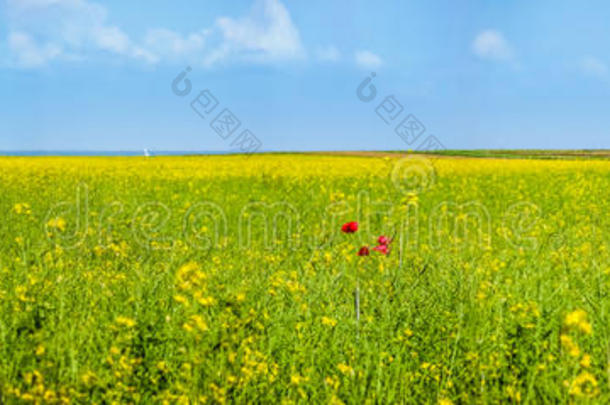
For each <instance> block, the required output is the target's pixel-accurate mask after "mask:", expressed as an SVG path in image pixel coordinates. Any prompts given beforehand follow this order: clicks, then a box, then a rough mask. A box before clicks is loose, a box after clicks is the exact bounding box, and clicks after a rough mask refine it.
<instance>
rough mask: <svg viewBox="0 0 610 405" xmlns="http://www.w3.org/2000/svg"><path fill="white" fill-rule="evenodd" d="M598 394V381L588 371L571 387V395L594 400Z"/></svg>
mask: <svg viewBox="0 0 610 405" xmlns="http://www.w3.org/2000/svg"><path fill="white" fill-rule="evenodd" d="M598 393H599V388H598V387H597V380H596V379H595V377H594V376H593V374H591V373H589V372H586V371H585V372H583V373H581V374H579V375H578V376H577V377H576V378H575V379H574V381H573V382H572V384H571V385H570V395H574V396H577V397H587V398H592V397H594V396H596V395H597V394H598Z"/></svg>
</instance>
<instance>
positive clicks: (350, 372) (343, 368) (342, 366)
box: [337, 363, 354, 376]
mask: <svg viewBox="0 0 610 405" xmlns="http://www.w3.org/2000/svg"><path fill="white" fill-rule="evenodd" d="M337 368H338V369H339V371H341V372H342V373H343V374H345V375H350V376H353V375H354V369H353V368H352V367H351V366H348V365H347V364H344V363H339V364H338V365H337Z"/></svg>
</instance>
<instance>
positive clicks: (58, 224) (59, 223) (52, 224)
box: [47, 217, 66, 232]
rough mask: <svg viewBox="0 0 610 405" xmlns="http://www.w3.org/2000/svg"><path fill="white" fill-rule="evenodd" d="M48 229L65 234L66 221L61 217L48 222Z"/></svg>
mask: <svg viewBox="0 0 610 405" xmlns="http://www.w3.org/2000/svg"><path fill="white" fill-rule="evenodd" d="M47 227H49V228H56V229H59V230H60V231H61V232H63V231H65V230H66V220H65V219H63V218H61V217H57V218H53V219H49V221H48V222H47Z"/></svg>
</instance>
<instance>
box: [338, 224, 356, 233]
mask: <svg viewBox="0 0 610 405" xmlns="http://www.w3.org/2000/svg"><path fill="white" fill-rule="evenodd" d="M357 230H358V222H354V221H352V222H346V223H344V224H343V226H342V227H341V232H343V233H354V232H356V231H357Z"/></svg>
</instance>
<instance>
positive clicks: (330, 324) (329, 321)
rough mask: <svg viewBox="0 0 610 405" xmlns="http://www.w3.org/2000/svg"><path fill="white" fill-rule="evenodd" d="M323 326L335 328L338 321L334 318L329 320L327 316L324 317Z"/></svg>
mask: <svg viewBox="0 0 610 405" xmlns="http://www.w3.org/2000/svg"><path fill="white" fill-rule="evenodd" d="M322 325H326V326H331V327H335V325H337V321H336V320H335V319H333V318H328V317H326V316H323V317H322Z"/></svg>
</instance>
